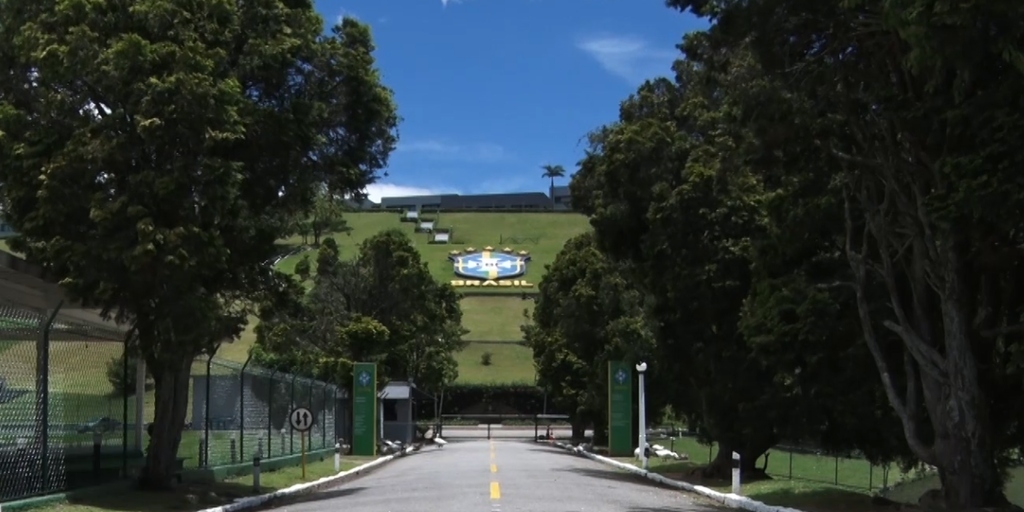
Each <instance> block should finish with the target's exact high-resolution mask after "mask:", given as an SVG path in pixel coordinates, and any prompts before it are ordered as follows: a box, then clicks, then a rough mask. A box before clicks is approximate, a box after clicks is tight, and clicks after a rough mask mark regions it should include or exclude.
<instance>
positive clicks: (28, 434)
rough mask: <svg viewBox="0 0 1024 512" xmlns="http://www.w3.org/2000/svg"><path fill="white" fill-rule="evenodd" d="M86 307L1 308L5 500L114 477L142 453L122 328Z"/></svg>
mask: <svg viewBox="0 0 1024 512" xmlns="http://www.w3.org/2000/svg"><path fill="white" fill-rule="evenodd" d="M82 313H83V310H81V309H78V308H72V307H70V306H69V307H67V308H65V309H59V308H58V309H57V310H53V311H37V310H35V309H30V308H25V307H14V306H10V305H2V306H0V502H3V501H10V500H14V499H19V498H25V497H29V496H35V495H41V494H47V493H52V492H58V491H62V490H66V489H70V488H75V487H81V486H85V485H91V484H96V483H102V482H104V481H109V480H112V479H117V478H120V477H121V475H123V474H124V473H125V471H126V468H127V467H128V465H129V463H130V462H131V461H135V460H139V459H141V452H140V451H139V450H136V449H134V446H135V429H134V423H133V422H134V418H135V410H136V407H135V401H134V400H130V399H129V397H130V396H131V395H134V394H135V384H136V382H135V379H134V375H132V374H131V373H130V372H132V371H133V367H134V365H131V364H129V365H127V366H126V365H125V360H124V357H123V355H124V334H125V333H124V332H121V331H119V330H117V329H114V328H112V327H110V324H105V323H101V321H100V320H99V318H98V317H95V315H92V316H93V317H94V318H96V322H95V323H90V322H89V321H85V320H83V318H84V317H86V316H90V315H83V314H82ZM130 362H131V361H129V363H130Z"/></svg>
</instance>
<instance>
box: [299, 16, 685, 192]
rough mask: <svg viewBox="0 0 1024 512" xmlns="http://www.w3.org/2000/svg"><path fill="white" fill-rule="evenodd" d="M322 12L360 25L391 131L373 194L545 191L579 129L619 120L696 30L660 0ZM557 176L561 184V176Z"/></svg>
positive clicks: (571, 154)
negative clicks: (548, 173) (393, 115)
mask: <svg viewBox="0 0 1024 512" xmlns="http://www.w3.org/2000/svg"><path fill="white" fill-rule="evenodd" d="M317 8H318V10H319V11H320V12H321V14H322V15H323V16H324V18H325V20H327V21H328V22H334V21H337V20H338V19H339V18H340V17H341V16H345V15H347V16H353V17H355V18H358V19H359V20H361V21H363V22H365V23H368V24H369V25H370V26H371V27H372V29H373V35H374V40H375V42H376V44H377V52H376V54H375V56H376V58H377V63H378V66H379V68H380V70H381V72H382V74H383V78H384V82H385V83H386V84H387V85H388V87H390V88H391V89H392V90H394V92H395V99H396V102H397V104H398V111H399V115H401V116H402V118H403V121H402V124H401V125H400V127H399V132H400V137H401V140H400V142H399V146H398V150H397V151H396V152H395V153H394V154H393V155H392V157H391V162H390V165H389V168H388V173H389V175H390V176H389V177H388V178H383V179H382V180H381V181H380V182H379V183H378V184H376V185H373V186H371V187H370V188H369V189H368V192H369V194H370V197H371V198H372V199H374V200H379V198H380V197H381V196H385V197H386V196H395V195H406V194H420V193H435V192H455V193H462V194H474V193H495V192H520V191H546V190H547V184H546V181H545V180H542V179H541V177H540V175H541V172H542V171H541V170H540V166H541V165H543V164H546V163H551V164H561V165H562V166H564V167H565V168H566V170H568V171H569V172H570V173H571V172H572V171H573V170H574V168H575V164H576V162H577V161H579V159H580V157H581V156H582V155H583V149H584V143H583V141H582V140H581V138H582V137H583V136H584V135H586V133H587V132H588V131H590V130H592V129H594V128H597V127H599V126H601V125H602V124H605V123H608V122H612V121H614V120H615V119H616V118H617V117H618V105H619V102H620V101H622V100H623V99H625V98H626V97H627V96H628V95H629V94H630V93H631V92H632V91H634V90H635V89H636V87H637V86H638V85H639V84H641V83H642V82H643V80H645V79H647V78H652V77H655V76H659V75H664V76H668V75H669V74H670V66H671V64H672V61H673V60H674V59H675V58H676V56H677V55H678V50H676V48H675V45H676V44H678V43H679V41H680V40H681V39H682V36H683V34H684V33H686V32H689V31H692V30H698V29H701V28H704V26H705V23H704V22H702V21H700V20H697V19H695V18H694V17H692V16H690V15H689V14H682V13H679V12H678V11H675V10H671V9H669V8H667V7H665V5H664V2H663V0H447V1H442V0H319V1H318V2H317ZM565 183H567V181H566V180H562V184H565Z"/></svg>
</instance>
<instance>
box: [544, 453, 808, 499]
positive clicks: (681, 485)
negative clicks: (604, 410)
mask: <svg viewBox="0 0 1024 512" xmlns="http://www.w3.org/2000/svg"><path fill="white" fill-rule="evenodd" d="M551 444H552V445H554V446H556V447H558V448H561V449H563V450H566V451H568V452H571V453H574V454H576V455H581V456H583V457H586V458H588V459H590V460H595V461H597V462H600V463H602V464H607V465H609V466H613V467H615V468H617V469H621V470H623V471H626V472H629V473H632V474H634V475H638V476H642V477H644V478H646V479H648V480H651V481H654V482H657V483H659V484H662V485H667V486H669V487H674V488H676V489H682V490H684V491H687V492H692V493H694V494H699V495H701V496H703V497H705V498H708V499H710V500H714V501H716V502H718V503H721V504H723V505H725V506H727V507H732V508H738V509H742V510H749V511H750V512H803V511H802V510H798V509H795V508H789V507H777V506H774V505H768V504H765V503H761V502H760V501H756V500H752V499H750V498H747V497H745V496H740V495H738V494H732V493H723V492H718V491H716V490H714V489H709V488H707V487H704V486H703V485H693V484H691V483H687V482H681V481H679V480H673V479H671V478H666V477H663V476H661V475H659V474H657V473H651V472H649V471H644V470H643V469H640V468H638V467H636V466H634V465H632V464H626V463H624V462H619V461H617V460H614V459H609V458H608V457H602V456H600V455H597V454H593V453H590V452H586V451H583V450H580V449H579V448H576V447H574V446H572V445H569V444H566V443H561V442H558V441H555V442H553V443H551Z"/></svg>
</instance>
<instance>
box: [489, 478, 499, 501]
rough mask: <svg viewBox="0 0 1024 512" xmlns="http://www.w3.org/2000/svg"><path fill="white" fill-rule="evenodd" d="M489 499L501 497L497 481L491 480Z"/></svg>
mask: <svg viewBox="0 0 1024 512" xmlns="http://www.w3.org/2000/svg"><path fill="white" fill-rule="evenodd" d="M491 499H492V500H498V499H501V486H500V485H498V482H491Z"/></svg>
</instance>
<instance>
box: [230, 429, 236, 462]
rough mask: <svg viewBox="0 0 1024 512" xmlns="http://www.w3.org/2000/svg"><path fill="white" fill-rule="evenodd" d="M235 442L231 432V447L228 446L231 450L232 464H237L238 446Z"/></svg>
mask: <svg viewBox="0 0 1024 512" xmlns="http://www.w3.org/2000/svg"><path fill="white" fill-rule="evenodd" d="M236 442H237V441H235V435H234V434H231V448H230V450H231V463H232V464H237V463H238V447H237V445H236Z"/></svg>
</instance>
